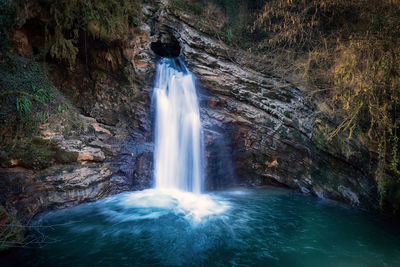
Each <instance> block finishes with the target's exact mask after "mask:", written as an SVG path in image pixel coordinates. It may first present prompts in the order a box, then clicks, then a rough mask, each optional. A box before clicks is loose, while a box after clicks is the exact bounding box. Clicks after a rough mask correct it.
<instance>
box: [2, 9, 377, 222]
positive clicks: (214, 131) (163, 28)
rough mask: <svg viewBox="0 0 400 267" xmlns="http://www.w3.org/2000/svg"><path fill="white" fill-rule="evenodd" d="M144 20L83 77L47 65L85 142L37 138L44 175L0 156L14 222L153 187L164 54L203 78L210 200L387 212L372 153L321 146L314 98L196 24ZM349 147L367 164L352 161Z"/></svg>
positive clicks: (50, 134)
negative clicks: (276, 189)
mask: <svg viewBox="0 0 400 267" xmlns="http://www.w3.org/2000/svg"><path fill="white" fill-rule="evenodd" d="M32 10H36V11H35V12H33V11H32V12H31V13H29V14H30V16H31V17H30V18H27V19H25V20H22V22H21V23H20V24H19V26H18V27H19V28H18V29H17V30H16V31H15V33H14V35H13V36H12V40H13V42H14V46H15V51H16V52H18V53H19V54H21V55H30V54H31V53H32V51H33V50H32V47H33V46H34V44H35V43H40V42H37V39H38V38H39V37H40V36H38V35H35V34H34V33H32V32H29V31H28V29H29V27H27V25H26V24H24V21H25V22H29V21H32V20H29V19H32V18H34V19H35V20H38V21H40V19H41V17H40V14H41V12H40V9H34V8H32ZM142 13H143V16H144V17H143V20H142V21H141V23H140V25H139V26H138V27H137V28H136V29H130V30H129V31H130V33H132V36H133V38H127V37H120V38H121V39H118V40H114V41H113V42H111V43H109V44H107V45H105V44H103V43H99V42H100V41H96V40H87V42H88V45H87V51H86V54H85V56H82V57H79V58H78V60H77V65H76V67H75V70H74V71H73V72H71V71H68V70H67V67H66V66H65V65H63V64H60V63H57V62H49V63H48V64H50V65H51V66H52V69H53V71H52V80H53V82H54V84H55V85H56V86H57V87H58V88H59V89H60V90H61V91H62V92H63V94H64V95H65V96H66V97H67V98H68V99H70V100H71V102H72V103H73V105H74V106H76V107H77V108H78V110H79V112H80V113H81V115H80V119H79V123H80V124H81V129H82V130H81V131H79V132H74V133H72V134H66V133H65V132H64V131H60V130H59V129H57V128H55V127H53V126H52V125H43V126H42V127H41V135H40V136H38V137H37V138H39V140H45V142H47V141H48V142H51V146H50V147H51V148H52V149H54V151H56V152H55V153H53V154H52V155H53V156H52V157H51V158H49V161H48V162H47V163H46V162H45V163H46V164H36V165H35V164H29V162H28V163H27V161H26V160H25V161H24V159H21V158H9V157H7V156H4V155H3V156H1V166H2V168H1V169H0V175H1V177H2V178H1V179H0V197H1V199H4V200H5V202H6V203H5V204H6V205H5V207H6V208H7V209H8V210H13V209H14V210H15V213H16V214H17V215H18V216H19V217H20V218H24V219H25V220H28V219H29V218H30V217H31V216H33V215H35V214H36V213H38V212H40V211H43V210H46V209H50V208H60V207H66V206H70V205H75V204H78V203H81V202H84V201H93V200H96V199H99V198H102V197H105V196H107V195H110V194H114V193H118V192H121V191H126V190H140V189H144V188H148V187H150V186H151V185H152V182H153V181H152V170H153V152H152V151H153V143H152V139H153V134H152V121H153V114H152V107H151V95H152V83H153V76H154V72H155V63H156V61H157V60H158V55H157V54H156V53H155V52H157V51H158V53H160V47H163V46H162V44H163V42H167V43H168V45H169V46H165V47H173V48H174V51H173V52H174V53H177V51H179V49H180V53H181V56H182V57H183V58H184V60H185V61H186V63H187V64H188V65H189V67H190V69H191V71H192V72H193V73H195V74H196V76H197V78H198V88H199V98H200V102H201V117H202V123H203V126H204V129H205V136H204V140H205V151H206V160H207V174H206V176H207V180H206V185H207V188H208V189H220V188H226V187H229V186H235V185H246V186H253V185H262V184H279V185H284V186H287V187H290V188H293V189H296V190H299V191H301V192H304V193H312V194H314V195H316V196H318V197H323V198H330V199H336V200H340V201H344V202H347V203H350V204H352V205H355V206H359V207H363V208H368V209H378V208H379V203H378V196H377V192H376V183H375V181H374V180H373V178H371V177H372V175H371V171H373V168H372V170H371V169H369V170H364V169H362V166H367V165H371V162H372V161H373V160H372V159H371V158H370V157H369V154H368V151H367V150H366V149H365V148H364V147H363V146H362V145H361V144H360V142H358V141H357V140H354V139H352V140H345V138H342V140H339V141H338V142H339V143H337V142H336V143H335V142H332V143H328V142H322V141H323V140H322V141H321V140H320V139H321V138H319V135H318V134H319V133H320V132H319V129H320V128H321V127H325V126H324V125H325V124H326V123H328V124H329V116H325V115H324V114H322V115H321V113H318V112H317V110H318V109H317V107H316V104H315V103H310V102H309V101H308V100H307V99H306V97H305V95H304V94H305V89H304V88H302V87H300V86H295V85H293V84H291V83H289V82H287V81H286V80H285V79H284V78H283V77H280V76H279V75H278V74H277V73H275V72H274V71H273V69H271V67H270V66H269V65H268V64H267V63H265V62H264V61H262V60H259V59H257V58H255V57H254V56H253V55H251V54H246V53H245V52H243V51H238V50H235V49H232V48H230V47H228V46H226V45H225V44H223V43H222V42H220V41H217V40H215V39H213V38H211V37H210V36H209V35H208V34H206V33H204V32H201V31H200V30H198V29H196V25H194V24H193V23H192V22H194V21H196V18H193V17H190V16H189V15H187V14H180V13H178V12H176V10H172V9H170V8H169V7H168V4H162V3H161V4H154V5H148V6H143V11H142ZM174 42H178V44H177V43H174ZM152 44H153V45H152ZM154 44H157V45H154ZM152 47H153V49H154V47H156V48H157V49H155V50H157V51H155V52H154V51H152ZM164 52H165V51H164ZM326 118H328V119H326ZM327 121H328V122H327ZM317 137H318V138H317ZM41 143H43V141H40V142H39V144H41ZM47 146H48V144H47ZM348 147H351V148H352V151H357V153H352V154H351V155H349V154H348V153H346V148H348ZM40 163H43V162H40ZM373 165H374V163H373V162H372V166H373ZM32 166H33V167H32ZM35 166H36V167H35Z"/></svg>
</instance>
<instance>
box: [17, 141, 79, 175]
mask: <svg viewBox="0 0 400 267" xmlns="http://www.w3.org/2000/svg"><path fill="white" fill-rule="evenodd" d="M11 153H12V154H11V156H12V158H15V159H18V160H19V163H18V164H19V165H20V166H24V167H26V168H29V169H44V168H47V167H49V166H51V165H52V164H54V163H55V162H58V163H70V162H74V161H76V160H77V158H78V153H77V152H66V151H63V150H61V149H60V148H59V147H58V145H57V144H56V143H55V142H53V141H51V140H43V139H39V138H33V139H32V140H31V142H30V143H29V144H18V145H17V146H16V147H15V148H14V149H13V151H11Z"/></svg>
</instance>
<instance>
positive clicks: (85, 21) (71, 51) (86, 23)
mask: <svg viewBox="0 0 400 267" xmlns="http://www.w3.org/2000/svg"><path fill="white" fill-rule="evenodd" d="M40 3H41V5H42V6H43V7H44V10H46V11H48V13H49V14H48V16H49V20H48V21H47V24H46V32H47V35H48V36H46V39H48V40H49V43H48V44H47V47H46V49H48V50H49V52H50V55H51V56H52V57H53V58H55V59H57V60H61V61H65V62H67V63H68V64H69V66H70V68H71V69H72V68H73V67H74V65H75V62H76V58H77V56H78V52H79V47H80V45H79V42H80V40H81V39H82V38H87V37H89V36H90V37H91V38H93V39H98V40H101V41H103V42H106V43H107V42H111V41H113V40H114V39H115V38H116V37H118V36H120V35H123V34H125V33H126V32H127V31H128V30H129V27H134V26H137V25H138V23H139V10H140V4H139V1H138V0H41V1H40ZM81 33H83V34H81ZM82 52H85V51H82Z"/></svg>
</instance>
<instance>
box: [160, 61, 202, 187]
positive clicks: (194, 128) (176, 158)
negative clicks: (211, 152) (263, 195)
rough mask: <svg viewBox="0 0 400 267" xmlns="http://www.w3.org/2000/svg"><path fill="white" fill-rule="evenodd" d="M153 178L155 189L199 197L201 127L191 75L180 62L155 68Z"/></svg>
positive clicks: (200, 184)
mask: <svg viewBox="0 0 400 267" xmlns="http://www.w3.org/2000/svg"><path fill="white" fill-rule="evenodd" d="M153 99H154V101H155V105H156V126H155V150H154V165H155V166H154V176H155V187H156V188H157V189H179V190H182V191H186V192H193V193H201V191H202V187H203V180H204V179H203V176H204V170H203V168H204V164H203V153H202V148H203V143H202V140H203V138H202V127H201V122H200V112H199V103H198V100H197V95H196V87H195V82H194V77H193V74H191V73H190V72H189V70H188V69H187V67H186V66H185V64H184V62H183V61H182V60H181V59H180V58H162V59H161V60H160V61H159V62H158V64H157V73H156V80H155V87H154V92H153Z"/></svg>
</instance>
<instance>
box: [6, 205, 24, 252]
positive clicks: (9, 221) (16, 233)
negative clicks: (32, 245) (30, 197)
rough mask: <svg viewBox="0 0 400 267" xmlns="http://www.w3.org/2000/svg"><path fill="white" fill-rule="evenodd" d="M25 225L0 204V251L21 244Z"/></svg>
mask: <svg viewBox="0 0 400 267" xmlns="http://www.w3.org/2000/svg"><path fill="white" fill-rule="evenodd" d="M24 236H25V227H24V226H23V225H22V224H21V223H20V222H19V221H18V220H17V219H16V218H15V217H14V216H12V215H11V214H9V213H8V212H7V211H6V209H5V208H4V207H3V206H1V205H0V251H2V250H6V249H8V248H10V247H15V246H18V245H22V243H23V242H24Z"/></svg>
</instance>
